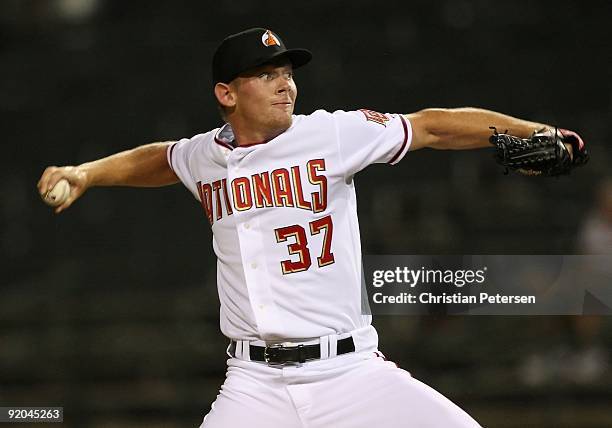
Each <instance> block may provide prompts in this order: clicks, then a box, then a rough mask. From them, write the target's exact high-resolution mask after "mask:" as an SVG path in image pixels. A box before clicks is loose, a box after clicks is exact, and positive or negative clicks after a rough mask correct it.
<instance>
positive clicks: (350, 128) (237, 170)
mask: <svg viewBox="0 0 612 428" xmlns="http://www.w3.org/2000/svg"><path fill="white" fill-rule="evenodd" d="M411 138H412V128H411V125H410V122H409V121H408V119H406V118H405V117H404V116H402V115H399V114H381V113H377V112H373V111H370V110H358V111H350V112H345V111H336V112H334V113H329V112H326V111H323V110H318V111H316V112H314V113H312V114H310V115H295V116H293V122H292V125H291V127H290V128H289V129H288V130H287V131H285V132H284V133H282V134H281V135H279V136H277V137H276V138H274V139H272V140H270V141H267V142H263V143H261V144H254V145H247V146H235V145H234V143H233V140H234V138H233V132H232V129H231V127H230V126H229V125H228V124H226V125H225V126H223V127H221V128H219V129H215V130H213V131H210V132H207V133H205V134H199V135H196V136H194V137H193V138H191V139H182V140H180V141H178V142H176V143H175V144H173V145H171V146H169V148H168V152H167V153H168V162H169V164H170V166H171V168H172V169H173V170H174V172H175V173H176V174H177V176H178V177H179V178H180V180H181V181H182V182H183V183H184V184H185V186H187V188H188V189H189V190H190V191H191V192H192V193H193V195H194V196H195V197H196V199H197V200H198V201H199V202H200V203H201V205H202V207H203V211H204V214H205V216H206V217H207V218H208V221H209V222H210V224H211V227H212V231H213V248H214V251H215V254H216V255H217V258H218V261H217V285H218V291H219V299H220V303H221V309H220V317H221V330H222V332H223V334H224V335H225V336H227V337H229V338H232V339H236V340H265V341H279V340H280V341H282V340H289V339H307V338H317V337H322V336H326V335H333V334H340V333H346V332H351V331H355V330H359V329H362V330H363V329H365V330H368V326H370V323H371V317H370V316H366V315H362V309H361V302H362V299H361V246H360V245H361V244H360V237H359V224H358V220H357V206H356V197H355V188H354V184H353V176H354V175H355V173H357V172H358V171H360V170H362V169H363V168H365V167H366V166H368V165H370V164H372V163H383V162H386V163H390V164H395V163H397V162H398V161H399V160H401V159H402V157H403V156H404V155H405V154H406V152H407V151H408V148H409V146H410V142H411ZM369 328H370V329H371V330H373V327H369ZM370 337H372V338H373V339H372V340H374V341H376V340H377V339H376V334H375V331H374V334H373V335H370ZM373 345H374V346H376V345H377V343H374V344H373Z"/></svg>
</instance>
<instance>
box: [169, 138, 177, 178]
mask: <svg viewBox="0 0 612 428" xmlns="http://www.w3.org/2000/svg"><path fill="white" fill-rule="evenodd" d="M175 146H176V143H174V144H172V145H171V146H170V154H169V155H168V163H169V164H170V169H171V170H172V172H174V168H173V167H172V152H173V151H174V147H175Z"/></svg>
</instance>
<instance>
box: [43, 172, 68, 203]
mask: <svg viewBox="0 0 612 428" xmlns="http://www.w3.org/2000/svg"><path fill="white" fill-rule="evenodd" d="M68 196H70V183H68V180H66V179H64V178H62V179H61V180H60V181H58V182H57V184H56V185H55V186H53V189H51V190H50V191H49V192H48V193H47V194H46V195H45V197H44V201H45V202H46V203H47V205H50V206H52V207H57V206H59V205H61V204H63V203H64V202H66V199H68Z"/></svg>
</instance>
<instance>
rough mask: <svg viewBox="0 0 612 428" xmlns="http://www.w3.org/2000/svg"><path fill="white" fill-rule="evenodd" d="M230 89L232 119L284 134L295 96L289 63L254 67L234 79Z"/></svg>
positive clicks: (295, 91)
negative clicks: (232, 96) (233, 116)
mask: <svg viewBox="0 0 612 428" xmlns="http://www.w3.org/2000/svg"><path fill="white" fill-rule="evenodd" d="M231 86H232V89H233V92H234V95H235V102H236V104H235V110H234V113H235V119H237V120H240V121H241V122H243V123H248V126H249V127H250V128H254V129H258V130H262V131H284V130H286V129H288V128H289V127H290V126H291V117H292V116H291V115H292V114H293V108H294V106H295V99H296V97H297V87H296V85H295V82H294V81H293V68H292V66H291V63H289V62H287V61H283V62H280V63H275V64H267V65H263V66H261V67H257V68H255V69H253V70H250V71H249V72H247V73H243V74H241V75H240V76H239V77H237V78H236V79H234V81H233V82H232V84H231Z"/></svg>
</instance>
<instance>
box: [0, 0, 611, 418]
mask: <svg viewBox="0 0 612 428" xmlns="http://www.w3.org/2000/svg"><path fill="white" fill-rule="evenodd" d="M611 16H612V2H609V1H604V0H592V1H588V2H579V1H567V0H560V1H549V0H547V1H529V2H528V1H507V0H504V1H496V2H490V1H485V0H446V1H420V0H419V1H409V2H407V1H405V2H397V3H395V2H373V1H367V0H353V1H351V2H332V1H318V0H316V1H304V2H299V3H298V2H277V1H267V0H263V1H249V2H247V1H225V2H205V1H195V0H193V1H181V2H169V1H161V0H156V1H153V0H148V1H144V0H136V1H129V2H128V1H118V0H116V1H112V0H1V1H0V120H1V129H2V138H3V151H2V153H3V154H2V160H3V162H2V167H1V169H0V177H1V180H0V194H1V195H2V203H1V204H0V207H1V208H0V218H1V222H2V223H1V225H0V226H1V228H0V236H1V248H0V251H1V254H0V263H1V266H2V270H1V273H2V275H1V279H0V281H1V282H0V406H9V405H20V406H25V405H30V406H34V405H38V406H64V408H65V421H66V422H65V423H64V426H67V427H96V428H98V427H105V428H106V427H196V426H198V425H199V423H200V421H201V419H202V417H203V415H204V414H205V413H206V412H207V411H208V409H209V408H210V403H211V402H212V401H213V400H214V399H215V396H216V393H217V390H218V388H219V386H220V385H221V383H222V381H223V379H224V371H225V355H224V350H225V346H226V340H225V338H224V337H223V336H222V335H221V334H220V332H219V329H218V305H219V303H218V299H217V296H216V284H215V258H214V255H213V253H212V246H211V232H210V228H209V225H208V223H207V221H206V219H205V217H204V216H203V214H202V210H201V208H200V207H199V206H198V204H197V203H196V202H195V200H194V199H193V198H192V196H191V195H190V194H189V192H188V191H187V190H186V189H185V188H184V187H182V186H181V185H176V186H171V187H169V188H163V189H127V188H115V189H93V190H91V191H90V192H88V194H86V195H85V196H84V197H83V198H82V199H81V200H79V201H78V202H77V203H76V205H74V206H73V207H72V208H71V209H69V210H68V211H67V212H65V213H63V214H61V215H60V216H55V215H53V214H52V212H51V210H50V209H49V208H48V207H46V206H45V205H44V204H43V203H42V202H41V201H40V198H39V197H38V194H37V191H36V187H35V186H36V182H37V181H38V178H39V176H40V174H41V173H42V171H43V170H44V168H45V167H46V166H48V165H67V164H68V165H69V164H78V163H81V162H84V161H87V160H92V159H95V158H99V157H102V156H106V155H108V154H111V153H114V152H117V151H120V150H125V149H128V148H131V147H134V146H137V145H140V144H144V143H148V142H152V141H160V140H172V139H178V138H181V137H190V136H192V135H194V134H196V133H200V132H202V131H207V130H209V129H212V128H215V127H217V126H219V125H220V119H219V117H218V114H217V111H216V109H215V105H214V103H213V102H212V101H213V98H212V93H211V90H210V89H211V85H210V79H211V76H210V71H209V63H210V58H211V56H212V52H213V49H214V48H215V46H216V45H217V43H218V42H219V41H220V40H221V39H223V37H225V36H226V35H228V34H230V33H233V32H237V31H240V30H242V29H245V28H248V27H253V26H263V27H269V28H271V29H273V30H275V31H277V32H278V33H279V34H280V35H281V37H282V38H283V39H284V41H285V42H286V43H287V44H288V45H290V46H296V47H297V46H299V47H307V48H309V49H311V50H312V51H313V53H314V57H315V60H314V61H313V62H312V64H310V65H309V66H307V67H305V68H303V69H300V70H298V71H297V73H296V80H297V83H298V86H299V90H300V95H299V99H298V100H299V102H298V107H297V112H298V113H310V112H312V111H314V110H316V109H318V108H325V109H327V110H335V109H344V110H349V109H356V108H369V109H375V110H379V111H384V112H405V113H409V112H413V111H416V110H419V109H422V108H426V107H459V106H476V107H484V108H489V109H493V110H498V111H501V112H504V113H507V114H511V115H515V116H519V117H523V118H527V119H532V120H535V121H540V122H545V123H550V124H555V125H560V126H563V127H565V128H569V129H574V130H577V131H579V132H580V133H581V134H582V136H583V137H584V139H585V141H587V144H588V146H589V148H590V150H591V152H592V159H591V162H590V163H589V164H588V165H587V166H586V167H585V168H582V169H580V170H577V171H576V172H575V174H572V175H571V176H568V177H562V178H559V179H535V178H526V177H521V176H516V175H510V176H504V175H503V174H502V171H501V170H500V168H498V167H497V166H496V165H495V164H494V162H493V160H492V157H491V152H490V151H489V150H480V151H473V152H455V153H450V152H437V151H430V150H423V151H420V152H416V153H409V154H408V155H407V156H406V157H405V158H404V160H403V161H402V162H401V163H400V164H399V165H398V166H397V167H388V166H373V167H370V168H369V169H368V170H367V171H365V172H363V173H361V174H360V175H359V176H358V177H357V187H358V198H359V214H360V223H361V230H362V237H363V251H364V253H369V254H590V253H600V254H610V253H612V238H611V235H612V202H611V201H612V184H610V167H609V165H610V164H611V160H612V159H611V158H612V155H611V149H610V148H609V145H610V141H609V140H608V138H607V137H608V135H609V133H610V132H609V124H610V122H611V120H612V83H611V82H612V61H611V56H612V49H611V48H610V41H611V40H612V37H611V36H612V31H611V30H610V22H609V21H610V17H611ZM599 269H601V270H602V272H604V273H605V272H606V271H607V272H608V273H609V272H610V270H612V267H610V266H600V267H599ZM374 324H375V325H376V326H377V328H378V330H379V332H380V336H381V345H380V346H381V350H382V351H383V352H385V353H386V354H387V356H388V357H389V358H390V359H392V360H395V361H396V362H398V364H399V365H400V366H401V367H403V368H406V369H407V370H409V371H410V372H411V373H412V374H413V375H414V376H415V377H417V378H418V379H420V380H423V381H424V382H426V383H428V384H430V385H432V386H433V387H435V388H436V389H438V390H440V391H441V392H442V393H444V394H445V395H447V396H448V397H450V398H451V399H453V400H454V401H455V402H457V403H458V404H459V405H461V406H462V407H464V408H465V409H466V410H467V411H468V412H469V413H471V414H472V415H473V416H474V417H475V418H476V419H478V420H479V421H480V422H481V424H482V425H483V426H487V427H577V428H578V427H580V428H585V427H610V426H612V406H611V403H612V374H611V372H610V359H611V353H610V349H611V347H612V318H610V317H482V316H481V317H478V316H473V317H443V316H428V317H377V318H375V320H374ZM37 426H40V425H37Z"/></svg>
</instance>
